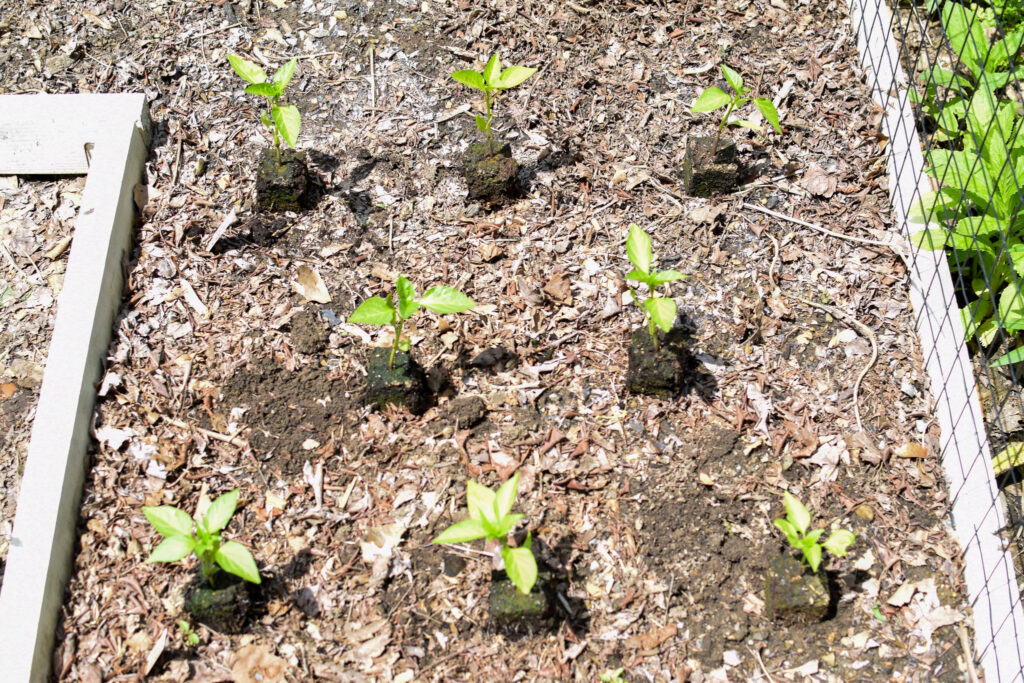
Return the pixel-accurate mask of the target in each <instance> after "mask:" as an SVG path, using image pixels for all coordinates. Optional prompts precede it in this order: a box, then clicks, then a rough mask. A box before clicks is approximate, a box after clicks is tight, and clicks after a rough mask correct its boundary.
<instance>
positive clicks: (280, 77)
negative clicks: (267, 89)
mask: <svg viewBox="0 0 1024 683" xmlns="http://www.w3.org/2000/svg"><path fill="white" fill-rule="evenodd" d="M296 64H298V60H297V59H295V58H294V57H292V58H291V59H289V60H288V61H287V62H286V63H285V64H283V65H282V66H281V68H280V69H278V70H277V71H276V72H275V73H274V79H273V80H274V85H276V86H277V89H278V91H280V92H284V89H285V87H287V85H288V81H290V80H292V76H293V75H295V65H296Z"/></svg>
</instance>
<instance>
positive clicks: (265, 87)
mask: <svg viewBox="0 0 1024 683" xmlns="http://www.w3.org/2000/svg"><path fill="white" fill-rule="evenodd" d="M245 92H247V93H249V94H250V95H262V96H263V97H271V98H273V97H280V96H281V89H280V88H279V87H277V86H276V85H274V84H273V83H253V84H252V85H249V86H246V88H245Z"/></svg>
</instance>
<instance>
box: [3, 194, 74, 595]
mask: <svg viewBox="0 0 1024 683" xmlns="http://www.w3.org/2000/svg"><path fill="white" fill-rule="evenodd" d="M84 182H85V180H84V178H43V179H26V178H19V177H17V176H3V177H0V263H2V264H3V265H2V266H0V491H3V497H2V501H0V576H2V573H3V566H4V562H5V560H6V558H7V549H8V547H9V543H10V540H11V527H12V524H13V522H14V513H15V508H16V507H17V503H18V488H19V483H20V481H21V472H22V468H23V467H24V465H25V456H26V455H27V454H28V443H29V438H30V436H31V432H32V422H33V418H34V416H35V409H36V403H37V402H38V400H39V388H40V385H41V384H42V379H43V368H44V367H45V365H46V351H47V349H48V348H49V346H50V336H51V335H52V333H53V323H54V320H55V319H56V315H57V297H58V296H59V295H60V289H61V285H62V284H63V282H64V269H65V267H66V266H67V259H68V254H69V253H70V249H69V246H70V241H71V234H72V232H73V230H74V222H75V217H76V216H77V215H78V206H79V204H80V203H81V201H82V189H83V188H84Z"/></svg>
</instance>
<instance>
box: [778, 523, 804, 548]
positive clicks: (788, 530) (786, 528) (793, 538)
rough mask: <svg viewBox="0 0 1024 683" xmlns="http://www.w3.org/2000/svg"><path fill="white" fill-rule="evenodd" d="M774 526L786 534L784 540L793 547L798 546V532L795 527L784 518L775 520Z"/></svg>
mask: <svg viewBox="0 0 1024 683" xmlns="http://www.w3.org/2000/svg"><path fill="white" fill-rule="evenodd" d="M775 526H777V527H778V528H779V530H780V531H782V533H784V534H786V540H787V541H789V544H790V545H791V546H793V547H794V548H798V547H800V534H799V533H798V532H797V530H796V528H795V527H794V526H793V525H792V524H790V523H789V522H788V521H787V520H785V519H777V520H775Z"/></svg>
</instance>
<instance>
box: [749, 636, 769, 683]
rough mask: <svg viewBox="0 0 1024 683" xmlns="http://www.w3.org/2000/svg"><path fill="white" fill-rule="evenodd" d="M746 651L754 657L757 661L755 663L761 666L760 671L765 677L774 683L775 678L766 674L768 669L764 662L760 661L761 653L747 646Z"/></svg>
mask: <svg viewBox="0 0 1024 683" xmlns="http://www.w3.org/2000/svg"><path fill="white" fill-rule="evenodd" d="M747 649H748V650H750V654H752V655H754V658H755V659H756V660H757V663H758V664H759V665H760V666H761V671H763V672H764V675H765V677H766V678H767V679H768V680H769V681H771V682H772V683H775V677H774V676H772V675H771V674H770V673H768V667H766V666H765V665H764V660H762V659H761V653H760V652H758V651H757V650H755V649H754V648H752V647H750V646H749V645H748V646H747Z"/></svg>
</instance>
